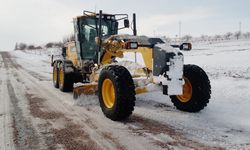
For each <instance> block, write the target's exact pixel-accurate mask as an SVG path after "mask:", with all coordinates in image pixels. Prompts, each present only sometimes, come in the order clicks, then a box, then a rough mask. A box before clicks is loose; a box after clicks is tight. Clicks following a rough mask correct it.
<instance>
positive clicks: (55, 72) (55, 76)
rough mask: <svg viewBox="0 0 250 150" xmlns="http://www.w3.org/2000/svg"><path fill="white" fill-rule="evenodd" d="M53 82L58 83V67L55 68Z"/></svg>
mask: <svg viewBox="0 0 250 150" xmlns="http://www.w3.org/2000/svg"><path fill="white" fill-rule="evenodd" d="M53 81H54V83H56V81H57V69H56V67H54V69H53Z"/></svg>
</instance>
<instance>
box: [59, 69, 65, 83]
mask: <svg viewBox="0 0 250 150" xmlns="http://www.w3.org/2000/svg"><path fill="white" fill-rule="evenodd" d="M63 81H64V74H63V69H62V68H60V71H59V84H60V86H61V87H62V86H63Z"/></svg>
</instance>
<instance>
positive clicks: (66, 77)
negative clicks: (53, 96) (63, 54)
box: [58, 63, 74, 92]
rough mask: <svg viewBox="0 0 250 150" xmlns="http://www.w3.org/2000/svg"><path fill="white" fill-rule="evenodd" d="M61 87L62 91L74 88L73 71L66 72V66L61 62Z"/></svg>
mask: <svg viewBox="0 0 250 150" xmlns="http://www.w3.org/2000/svg"><path fill="white" fill-rule="evenodd" d="M58 76H59V89H60V90H61V91H62V92H70V91H72V90H73V84H74V83H73V79H72V73H66V72H65V66H64V65H63V63H61V64H60V67H59V75H58Z"/></svg>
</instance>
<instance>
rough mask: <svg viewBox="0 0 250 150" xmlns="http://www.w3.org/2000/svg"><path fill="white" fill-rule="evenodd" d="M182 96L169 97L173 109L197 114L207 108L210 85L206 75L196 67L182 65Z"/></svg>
mask: <svg viewBox="0 0 250 150" xmlns="http://www.w3.org/2000/svg"><path fill="white" fill-rule="evenodd" d="M184 81H185V84H184V85H183V95H174V96H170V98H171V101H172V102H173V104H174V105H175V107H176V108H177V109H179V110H182V111H187V112H198V111H200V110H202V109H204V107H206V106H207V104H208V102H209V99H210V95H211V85H210V81H209V79H208V76H207V74H206V73H205V71H204V70H203V69H201V68H200V67H198V66H196V65H184Z"/></svg>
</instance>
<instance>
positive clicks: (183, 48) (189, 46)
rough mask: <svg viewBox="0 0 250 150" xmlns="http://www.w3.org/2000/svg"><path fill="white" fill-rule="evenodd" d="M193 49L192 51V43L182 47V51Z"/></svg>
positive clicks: (184, 44)
mask: <svg viewBox="0 0 250 150" xmlns="http://www.w3.org/2000/svg"><path fill="white" fill-rule="evenodd" d="M191 49H192V44H191V43H182V44H181V45H180V50H186V51H190V50H191Z"/></svg>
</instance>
